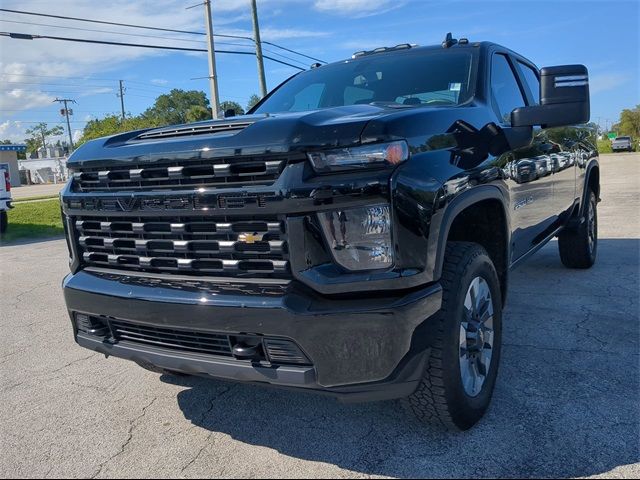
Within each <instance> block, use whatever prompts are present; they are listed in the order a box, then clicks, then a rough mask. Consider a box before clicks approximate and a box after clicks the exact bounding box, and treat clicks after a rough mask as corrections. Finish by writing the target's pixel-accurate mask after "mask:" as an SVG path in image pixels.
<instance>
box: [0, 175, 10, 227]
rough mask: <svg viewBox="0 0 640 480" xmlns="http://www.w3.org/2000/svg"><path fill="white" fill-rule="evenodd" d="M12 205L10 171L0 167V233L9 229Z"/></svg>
mask: <svg viewBox="0 0 640 480" xmlns="http://www.w3.org/2000/svg"><path fill="white" fill-rule="evenodd" d="M10 208H12V207H11V182H10V181H9V172H8V171H7V170H5V169H4V168H0V233H4V232H6V231H7V225H8V224H9V216H8V215H7V212H8V210H9V209H10Z"/></svg>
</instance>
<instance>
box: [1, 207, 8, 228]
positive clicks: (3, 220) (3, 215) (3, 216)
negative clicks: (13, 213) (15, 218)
mask: <svg viewBox="0 0 640 480" xmlns="http://www.w3.org/2000/svg"><path fill="white" fill-rule="evenodd" d="M8 226H9V217H8V215H7V212H6V211H5V210H3V211H2V212H0V234H3V233H4V232H6V231H7V227H8Z"/></svg>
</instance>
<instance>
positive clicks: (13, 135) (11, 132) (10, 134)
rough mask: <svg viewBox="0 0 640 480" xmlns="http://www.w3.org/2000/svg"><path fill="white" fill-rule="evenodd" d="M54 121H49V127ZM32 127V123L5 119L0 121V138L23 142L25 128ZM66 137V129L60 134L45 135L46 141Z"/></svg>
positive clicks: (54, 140)
mask: <svg viewBox="0 0 640 480" xmlns="http://www.w3.org/2000/svg"><path fill="white" fill-rule="evenodd" d="M54 124H55V122H53V123H51V122H50V123H49V127H51V126H53V125H54ZM30 127H33V124H32V123H24V122H20V121H18V120H5V121H4V122H0V140H11V142H13V143H24V140H25V138H26V137H27V136H28V135H27V134H26V133H25V130H27V129H28V128H30ZM65 138H67V133H66V129H65V131H64V132H63V133H62V135H57V136H51V137H47V143H48V142H53V143H55V142H57V141H58V140H64V139H65Z"/></svg>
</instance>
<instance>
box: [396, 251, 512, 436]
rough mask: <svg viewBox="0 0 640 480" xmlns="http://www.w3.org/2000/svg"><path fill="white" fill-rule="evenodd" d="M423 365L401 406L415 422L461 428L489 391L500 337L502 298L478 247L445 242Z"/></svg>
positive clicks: (477, 414) (478, 412)
mask: <svg viewBox="0 0 640 480" xmlns="http://www.w3.org/2000/svg"><path fill="white" fill-rule="evenodd" d="M441 284H442V289H443V296H442V308H441V309H440V311H439V312H438V314H437V316H436V318H435V322H436V324H435V327H434V329H433V334H432V339H431V354H430V358H429V362H428V365H427V367H426V370H425V372H424V374H423V378H422V381H421V382H420V384H419V386H418V388H417V389H416V391H415V392H414V393H413V394H412V395H411V396H409V397H408V398H407V399H406V400H405V406H406V407H407V408H408V409H409V410H410V411H411V412H413V414H414V415H415V416H416V417H417V418H418V419H419V420H421V421H423V422H428V423H436V424H439V425H441V426H444V427H446V428H448V429H451V430H467V429H469V428H471V427H472V426H473V425H475V424H476V423H477V422H478V420H480V419H481V418H482V416H483V415H484V413H485V411H486V410H487V407H488V406H489V403H490V401H491V397H492V394H493V388H494V386H495V382H496V377H497V374H498V364H499V361H500V350H501V339H502V336H501V334H502V298H501V292H500V284H499V280H498V275H497V273H496V270H495V267H494V265H493V262H492V261H491V259H490V258H489V255H488V254H487V252H486V251H485V249H484V248H482V247H481V246H480V245H478V244H476V243H469V242H449V243H448V244H447V247H446V253H445V263H444V267H443V271H442V279H441Z"/></svg>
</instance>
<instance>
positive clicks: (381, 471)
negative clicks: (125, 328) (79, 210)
mask: <svg viewBox="0 0 640 480" xmlns="http://www.w3.org/2000/svg"><path fill="white" fill-rule="evenodd" d="M601 170H602V173H601V184H602V193H601V196H602V203H600V205H599V236H600V243H599V247H598V250H599V252H598V261H597V263H596V265H595V266H594V267H593V268H592V269H591V270H586V271H585V270H568V269H565V268H564V267H563V266H562V264H561V263H560V259H559V256H558V252H557V244H556V242H555V241H554V242H551V243H550V244H549V245H547V246H546V247H544V248H543V249H542V250H541V251H540V252H538V253H537V254H536V255H534V256H532V257H531V258H530V259H529V260H527V261H526V262H525V263H524V264H523V265H522V266H521V267H520V268H519V269H517V270H515V271H514V272H513V275H512V277H511V287H510V292H509V299H508V302H507V309H506V312H505V318H504V325H505V326H504V333H503V336H504V348H503V354H502V363H501V367H500V368H501V370H500V373H499V376H498V383H497V387H496V391H495V395H494V400H493V404H492V406H491V408H490V410H489V412H488V414H487V416H486V417H485V418H484V419H483V420H482V421H481V422H480V423H479V424H478V425H477V426H476V427H475V428H473V429H472V430H470V431H468V432H465V433H457V434H456V433H446V432H443V431H441V430H439V429H437V428H432V427H428V426H420V425H416V424H415V423H414V421H413V419H412V418H411V417H410V416H408V415H407V414H406V413H405V412H404V411H403V410H402V409H401V408H400V406H399V405H398V403H396V402H384V403H371V404H356V405H343V404H340V403H338V402H336V401H335V400H333V399H330V398H325V397H320V396H315V395H311V394H302V393H291V392H284V391H279V390H275V389H265V388H259V387H254V386H244V385H239V384H231V383H223V382H219V381H214V380H208V379H202V378H191V377H173V376H168V375H162V376H161V375H158V374H154V373H150V372H147V371H145V370H143V369H141V368H139V367H137V366H136V365H134V364H133V363H129V362H126V361H124V360H120V359H115V358H110V359H105V358H104V357H103V356H101V355H99V354H96V353H92V352H90V351H88V350H84V349H82V348H80V347H78V346H76V345H75V344H74V342H73V339H72V334H71V326H70V323H69V319H68V316H67V313H66V311H65V307H64V303H63V298H62V292H61V288H60V282H61V280H62V278H63V276H64V275H65V274H66V273H67V265H66V246H65V242H64V240H55V241H45V242H40V243H30V244H22V245H13V246H11V245H5V246H3V247H1V248H0V282H1V287H0V476H2V477H26V476H29V477H34V476H35V477H41V476H45V477H127V478H132V477H169V476H178V477H203V476H205V477H244V478H247V477H280V478H282V477H287V478H308V477H371V476H374V477H414V478H415V477H426V476H436V477H453V478H456V477H494V476H505V477H529V476H536V477H583V476H606V477H616V478H623V477H625V478H632V477H638V476H640V445H639V442H640V408H639V400H638V399H639V395H640V378H639V376H640V356H639V351H640V350H639V339H640V327H639V324H640V320H639V308H640V307H639V298H638V297H639V291H640V290H639V264H640V259H639V253H640V240H639V239H640V216H639V212H640V155H639V154H621V155H607V156H603V157H602V158H601Z"/></svg>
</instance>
